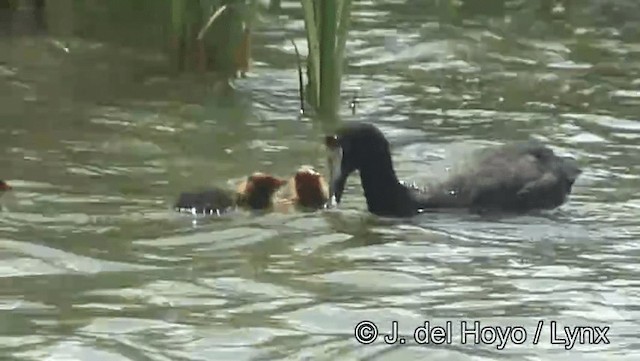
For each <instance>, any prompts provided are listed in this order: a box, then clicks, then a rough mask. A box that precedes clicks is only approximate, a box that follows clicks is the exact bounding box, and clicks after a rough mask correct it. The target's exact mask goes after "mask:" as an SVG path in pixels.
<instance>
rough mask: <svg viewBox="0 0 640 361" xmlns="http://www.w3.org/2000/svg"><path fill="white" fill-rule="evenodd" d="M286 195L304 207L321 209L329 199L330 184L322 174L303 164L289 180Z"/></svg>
mask: <svg viewBox="0 0 640 361" xmlns="http://www.w3.org/2000/svg"><path fill="white" fill-rule="evenodd" d="M284 197H286V198H287V199H288V200H289V201H290V202H292V203H293V204H295V205H296V206H298V207H301V208H304V209H320V208H322V207H324V205H325V204H326V203H327V201H328V200H329V186H328V185H327V181H326V180H325V179H324V177H323V176H322V174H320V173H318V172H317V171H316V170H315V169H314V168H313V167H311V166H306V165H303V166H301V167H300V168H299V169H298V171H297V172H296V174H294V176H293V177H292V178H291V179H290V180H289V182H288V187H287V188H286V189H285V192H284Z"/></svg>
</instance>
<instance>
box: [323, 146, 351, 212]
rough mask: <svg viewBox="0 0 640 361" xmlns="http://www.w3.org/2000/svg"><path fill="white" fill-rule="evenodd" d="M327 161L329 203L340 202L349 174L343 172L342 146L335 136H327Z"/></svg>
mask: <svg viewBox="0 0 640 361" xmlns="http://www.w3.org/2000/svg"><path fill="white" fill-rule="evenodd" d="M325 145H326V146H327V153H328V154H327V163H328V168H329V179H330V181H329V205H330V206H331V205H333V203H334V200H335V204H336V205H337V204H339V203H340V200H341V199H342V192H343V191H344V185H345V183H346V181H347V176H348V174H344V173H343V172H342V147H340V144H339V143H338V140H337V138H336V137H335V136H327V137H326V138H325Z"/></svg>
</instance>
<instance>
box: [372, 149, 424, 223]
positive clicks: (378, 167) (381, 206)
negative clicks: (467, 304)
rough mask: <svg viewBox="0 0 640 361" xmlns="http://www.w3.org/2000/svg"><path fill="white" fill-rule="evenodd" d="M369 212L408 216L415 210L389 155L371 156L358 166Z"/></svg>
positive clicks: (411, 198)
mask: <svg viewBox="0 0 640 361" xmlns="http://www.w3.org/2000/svg"><path fill="white" fill-rule="evenodd" d="M360 181H361V183H362V188H363V190H364V196H365V198H366V199H367V207H368V208H369V212H371V213H373V214H375V215H378V216H396V217H398V216H410V215H413V214H415V213H416V212H417V209H416V205H415V200H414V199H413V197H411V194H410V191H409V189H407V188H406V187H405V186H404V185H402V184H401V183H400V181H399V180H398V177H397V176H396V172H395V171H394V169H393V163H392V162H391V155H389V154H386V155H385V156H381V157H371V158H370V159H368V161H367V162H365V163H364V164H362V166H361V167H360Z"/></svg>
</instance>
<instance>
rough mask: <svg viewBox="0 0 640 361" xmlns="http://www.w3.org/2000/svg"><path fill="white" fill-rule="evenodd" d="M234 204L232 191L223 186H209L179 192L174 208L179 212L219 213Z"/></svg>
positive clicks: (234, 197) (234, 198)
mask: <svg viewBox="0 0 640 361" xmlns="http://www.w3.org/2000/svg"><path fill="white" fill-rule="evenodd" d="M235 205H236V195H235V193H234V192H232V191H230V190H228V189H223V188H211V189H205V190H201V191H196V192H184V193H181V194H180V196H179V197H178V200H177V201H176V203H175V205H174V208H175V209H176V210H177V211H180V212H188V213H199V214H216V213H217V214H220V213H224V212H226V211H227V210H229V209H231V208H233V207H234V206H235Z"/></svg>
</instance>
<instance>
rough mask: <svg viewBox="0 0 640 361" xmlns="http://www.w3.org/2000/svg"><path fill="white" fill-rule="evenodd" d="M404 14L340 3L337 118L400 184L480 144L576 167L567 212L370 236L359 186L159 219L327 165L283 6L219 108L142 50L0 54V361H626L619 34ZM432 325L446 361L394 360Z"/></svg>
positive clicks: (187, 78)
mask: <svg viewBox="0 0 640 361" xmlns="http://www.w3.org/2000/svg"><path fill="white" fill-rule="evenodd" d="M416 3H418V2H415V1H413V2H409V3H407V4H404V3H398V2H358V3H357V5H356V9H355V15H354V16H355V17H354V30H353V36H352V37H351V39H350V43H349V56H350V67H349V69H348V70H349V71H348V76H347V77H346V79H345V85H344V88H345V95H344V104H345V106H344V116H345V119H346V120H347V121H350V120H352V119H355V120H367V121H372V122H374V123H375V124H377V125H378V126H380V127H381V128H382V129H383V131H384V132H385V133H386V134H387V135H388V137H389V139H390V141H391V142H392V144H393V156H394V160H395V163H396V168H397V170H398V173H399V175H400V176H401V177H402V178H403V179H406V180H411V181H418V182H420V183H425V182H428V181H430V180H432V179H437V178H439V177H442V176H444V175H446V173H447V172H448V171H449V170H450V169H451V168H452V167H456V166H463V165H460V163H459V161H460V159H462V158H463V157H464V154H466V153H468V152H470V151H472V150H473V149H477V148H478V147H479V146H482V145H486V144H495V143H500V142H503V141H510V140H520V139H526V138H527V137H529V136H533V137H536V138H538V139H541V140H543V141H545V142H548V143H549V144H550V145H551V146H552V147H553V148H554V150H556V151H557V152H559V153H561V154H564V155H570V156H573V157H575V158H577V159H578V161H579V163H580V164H581V166H582V167H583V168H584V173H583V174H582V176H581V178H579V180H578V182H577V184H576V186H575V188H574V189H575V191H574V194H573V196H572V197H571V200H570V202H569V203H568V204H566V205H565V206H563V207H562V208H561V209H559V210H556V211H553V212H547V213H543V214H538V215H530V216H523V217H508V218H502V219H486V218H479V217H475V216H471V215H454V214H449V215H444V214H438V215H424V216H420V217H417V218H415V219H412V220H404V221H398V220H384V219H378V218H376V217H373V216H371V215H369V214H367V212H366V211H365V204H364V199H363V197H362V195H361V191H360V189H359V185H358V184H357V180H356V179H355V178H354V179H353V180H352V181H351V184H350V185H349V186H348V188H347V190H346V198H345V203H343V205H342V206H341V208H340V209H339V210H331V211H325V212H318V213H312V214H308V213H305V214H267V215H264V216H252V215H249V214H236V215H233V216H226V217H220V218H214V219H210V218H199V219H193V218H191V217H189V216H185V215H180V214H175V213H173V212H171V211H170V205H171V201H172V200H173V199H174V197H175V196H176V195H177V194H178V193H179V192H180V191H181V190H187V189H192V188H196V187H199V186H204V185H213V184H221V185H225V184H227V183H229V182H232V181H233V180H234V179H238V178H240V177H243V176H244V175H246V174H248V173H250V172H252V171H255V170H263V171H270V172H274V173H277V174H281V175H288V174H291V173H293V171H294V170H295V169H297V167H298V166H299V165H300V164H313V165H315V166H316V167H318V168H319V169H323V167H324V164H323V159H324V157H323V154H322V152H321V149H322V148H321V144H320V142H319V139H320V136H321V129H319V127H317V126H315V125H314V124H312V123H311V122H309V121H307V120H303V121H300V120H297V119H296V115H297V107H298V98H297V93H296V92H297V74H296V71H295V61H294V58H293V55H292V54H293V50H292V49H291V47H290V45H288V42H286V41H283V40H282V39H283V37H284V36H285V35H286V36H293V37H296V38H299V39H300V40H301V41H300V42H299V45H300V44H302V38H303V24H302V23H301V22H300V20H299V19H300V18H301V13H300V8H299V6H298V4H297V3H296V2H291V3H286V4H283V9H284V10H283V15H282V16H281V24H276V23H273V24H271V25H268V26H265V27H263V28H261V29H260V31H258V32H257V36H256V39H255V41H254V44H255V45H254V46H255V49H254V52H255V56H256V62H255V64H254V65H255V67H254V69H253V72H252V74H250V76H249V78H248V79H242V80H239V81H237V82H236V85H235V86H236V88H237V91H236V93H235V94H233V95H231V96H224V97H222V96H220V95H219V94H217V93H216V91H215V89H212V87H211V86H210V84H209V83H208V82H207V80H206V79H200V78H199V77H197V76H194V75H189V74H185V75H181V76H168V75H166V71H164V70H162V69H164V63H163V61H162V59H161V58H160V57H158V56H156V55H154V54H151V53H148V52H145V51H132V50H131V49H129V48H126V47H119V46H116V45H110V44H105V43H99V42H92V41H90V40H87V39H79V38H77V37H56V38H54V37H51V36H44V35H24V36H21V37H3V38H0V94H2V96H1V97H0V109H1V110H0V120H1V121H2V127H0V144H2V145H3V147H2V148H3V152H2V153H0V154H1V155H0V169H1V170H2V171H1V172H2V174H0V178H3V179H7V180H8V181H9V182H10V183H11V184H12V185H13V187H14V188H15V191H14V192H13V193H12V194H7V195H5V196H4V197H2V201H1V202H2V205H3V211H2V212H1V213H0V232H1V233H0V255H1V256H0V257H1V258H2V263H1V264H0V289H1V291H0V330H1V332H0V344H1V345H2V346H0V355H2V357H0V358H2V359H24V360H53V359H56V360H62V359H64V360H270V359H273V360H360V359H362V360H414V359H415V360H418V359H420V360H422V359H432V360H496V359H499V360H560V359H566V358H567V357H568V358H569V359H571V360H636V359H637V357H638V355H640V341H639V340H638V336H637V335H638V332H637V330H638V328H639V327H640V322H639V321H638V320H640V309H639V308H638V306H637V305H638V303H640V268H639V267H638V264H639V262H638V261H639V259H640V252H639V251H640V246H639V244H638V239H639V238H640V227H639V226H640V223H638V219H639V218H640V217H638V216H639V215H640V198H638V196H637V191H636V190H637V189H638V186H639V185H640V181H639V180H638V179H639V177H640V166H639V165H638V162H637V159H639V158H640V148H638V146H637V140H638V138H640V125H639V124H640V123H638V119H637V116H638V114H637V109H638V105H640V96H639V91H640V88H639V86H640V71H639V70H640V61H638V59H640V57H639V55H640V47H638V44H637V38H635V39H636V40H635V42H634V40H633V39H634V38H633V36H632V35H633V32H632V31H631V30H628V29H627V28H625V27H624V26H622V25H621V27H620V29H622V30H620V29H618V28H616V27H615V26H612V25H610V24H611V23H612V22H609V23H607V24H609V25H606V24H605V25H602V24H600V23H599V21H593V22H590V21H588V20H587V17H586V15H584V14H583V15H584V16H583V17H577V18H575V19H573V20H572V21H574V23H573V25H570V24H559V23H558V22H557V21H554V22H551V23H545V22H544V21H543V20H542V19H540V20H538V19H536V18H535V17H531V16H529V17H527V16H525V15H526V14H525V15H523V13H522V12H518V11H516V10H508V11H513V14H511V17H512V19H513V21H506V22H505V21H499V20H497V19H490V18H487V19H484V18H482V19H480V18H476V19H471V20H469V21H468V22H466V23H465V24H464V26H444V25H442V26H441V25H440V24H438V22H437V18H435V17H432V16H427V15H420V14H418V13H417V12H416V10H415V9H416V7H415V6H416ZM615 3H616V4H617V2H615ZM616 6H617V5H616ZM588 9H590V8H587V10H585V13H588ZM613 9H614V10H615V9H617V8H613ZM614 10H611V11H612V13H611V14H614V15H615V14H618V15H615V16H621V15H620V14H623V13H624V12H622V13H620V12H619V11H618V10H616V11H618V12H613V11H614ZM614 15H611V16H614ZM518 19H527V22H526V24H528V25H527V26H525V25H523V24H525V23H523V22H518V21H516V20H518ZM616 19H617V18H616ZM622 20H624V22H625V24H632V23H633V21H635V19H634V17H633V16H627V17H624V18H623V19H622ZM622 20H621V21H622ZM614 22H615V21H614ZM545 24H550V25H549V26H545ZM575 24H578V25H579V26H578V25H575ZM283 29H284V30H283ZM625 29H627V30H625ZM56 44H58V45H59V44H65V46H68V49H67V50H68V51H65V50H64V49H62V48H61V47H60V46H58V45H56ZM354 90H357V91H358V95H359V100H360V104H359V107H358V113H357V115H355V116H352V115H351V113H350V110H349V109H348V107H347V104H348V101H349V100H350V98H351V96H352V92H353V91H354ZM362 320H369V321H373V322H375V323H376V324H378V326H379V327H380V333H381V335H382V334H386V333H388V332H389V331H390V330H391V323H392V321H398V322H399V332H400V334H401V336H403V337H406V338H407V340H408V341H407V343H406V344H404V345H400V344H396V345H386V344H384V342H383V341H382V336H380V338H379V339H378V341H376V342H375V343H374V344H372V345H366V346H364V345H359V344H358V343H357V342H356V341H355V339H354V327H355V325H356V324H357V323H358V322H360V321H362ZM426 320H429V321H431V323H432V325H436V326H437V325H445V324H446V321H452V325H453V332H454V334H453V335H452V343H451V344H445V345H440V346H437V345H433V344H430V345H417V344H416V343H415V342H413V341H411V339H412V338H413V330H414V329H415V328H416V327H417V326H421V325H424V321H426ZM476 320H477V321H480V322H481V324H482V325H493V326H503V327H504V326H522V327H524V328H525V330H526V332H527V340H526V341H525V342H524V343H523V344H522V345H515V344H513V343H507V345H506V347H504V349H502V350H499V349H498V348H497V347H496V344H493V345H474V344H469V343H468V344H461V342H460V337H459V328H460V321H469V322H472V321H476ZM539 320H543V321H544V323H543V324H544V327H543V328H542V332H541V334H540V341H539V343H538V344H537V345H534V343H533V338H534V334H535V331H536V327H537V325H538V321H539ZM551 321H558V322H559V325H560V326H565V325H566V326H576V325H578V326H599V327H603V326H610V327H611V329H610V331H609V332H608V334H607V335H608V337H609V340H610V341H611V342H610V344H598V345H577V346H575V347H574V349H573V350H571V351H565V349H564V346H563V345H554V344H551V343H550V337H551V335H550V328H549V326H550V322H551ZM563 332H564V331H563ZM563 335H564V333H563Z"/></svg>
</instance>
